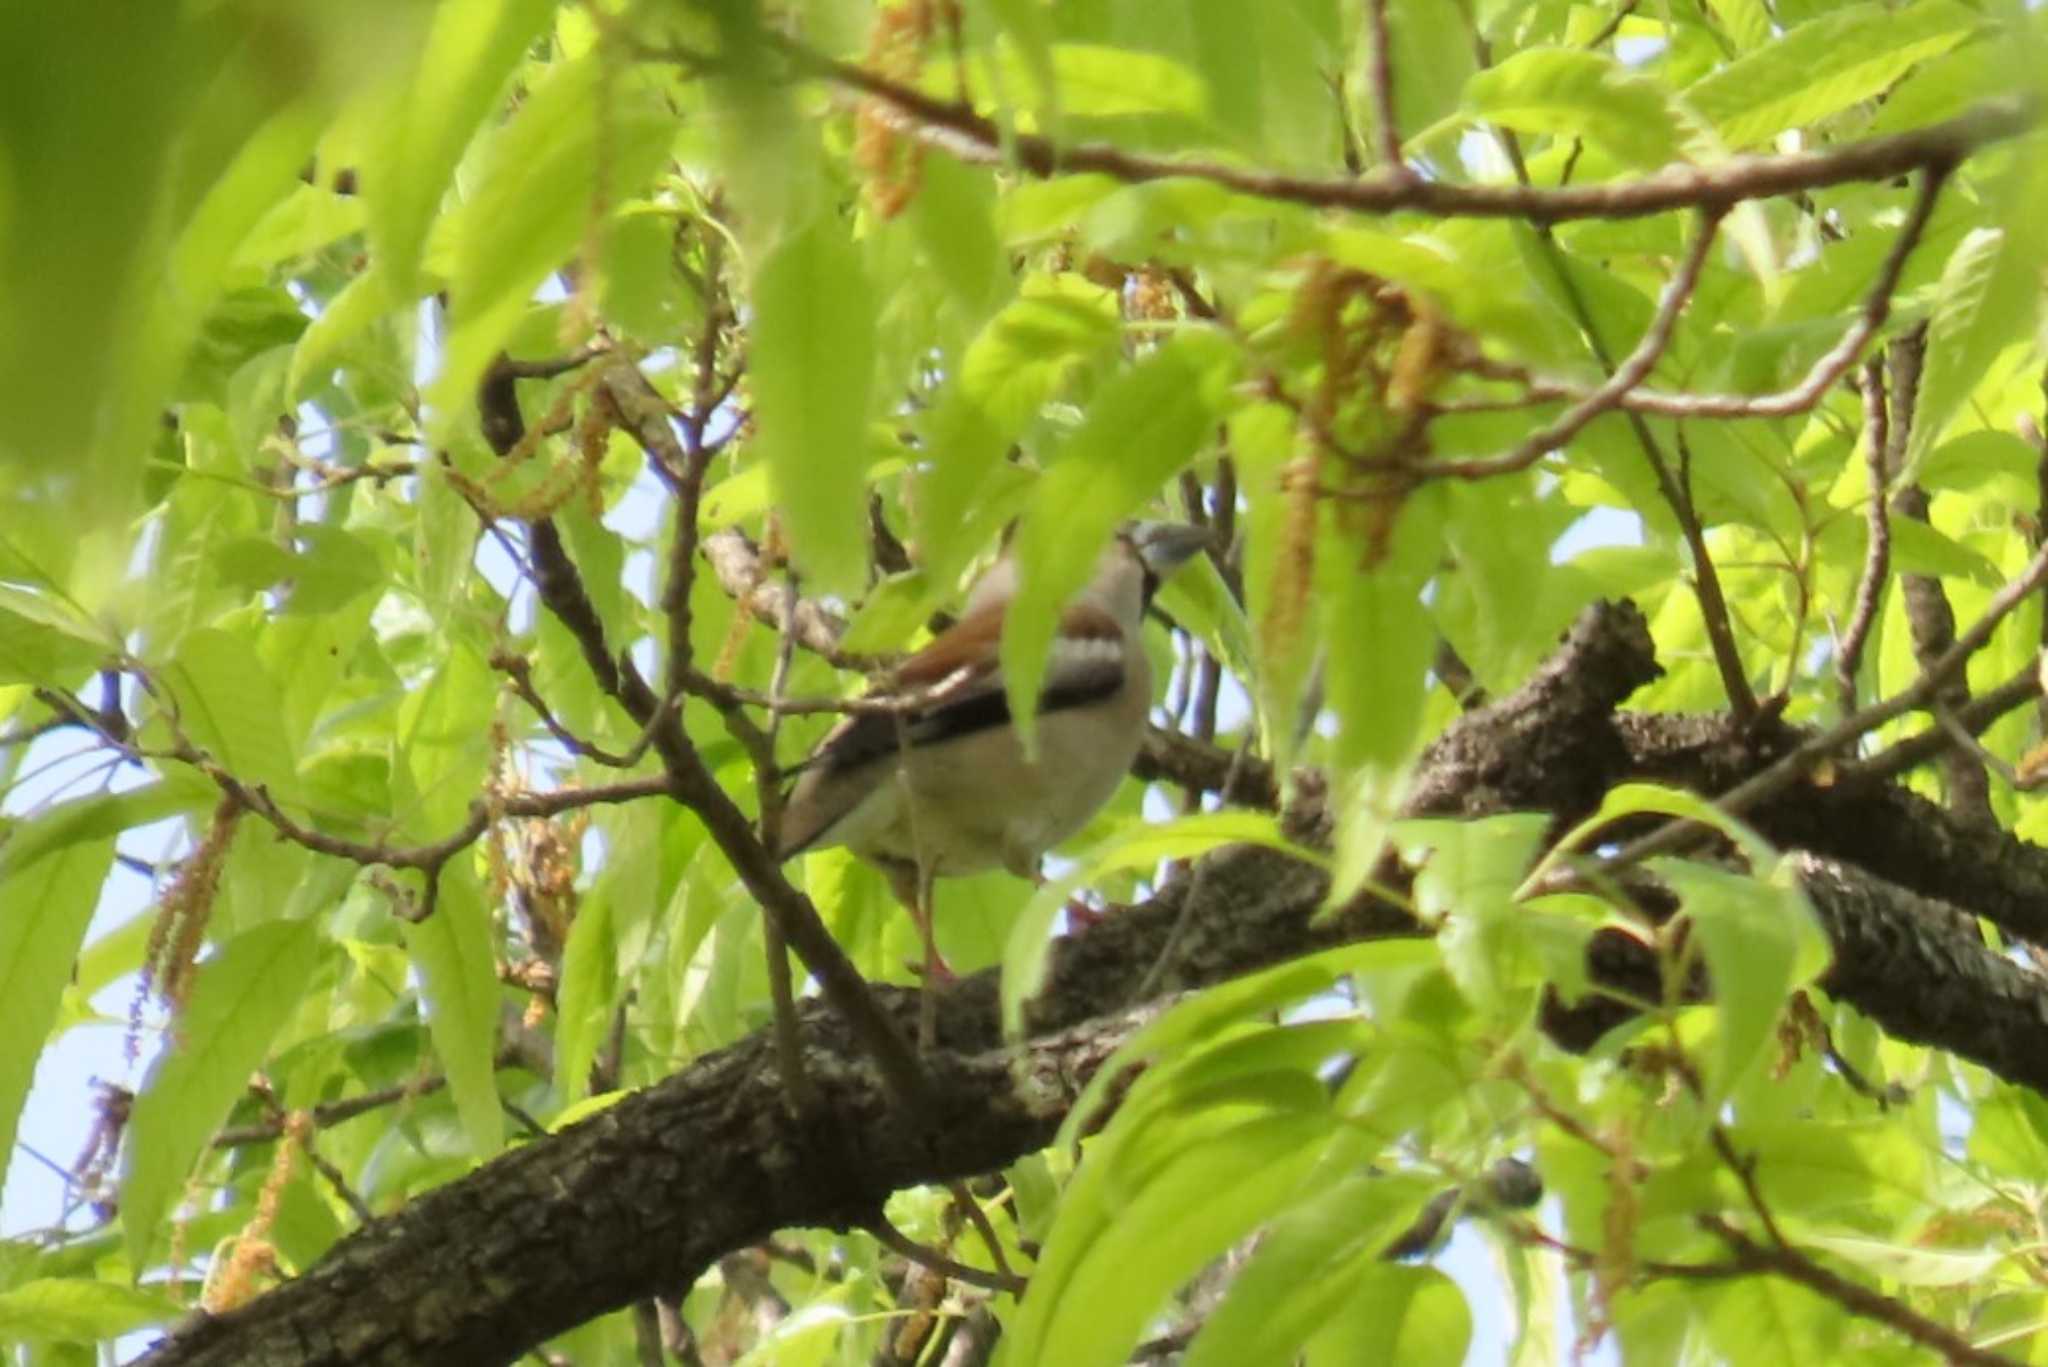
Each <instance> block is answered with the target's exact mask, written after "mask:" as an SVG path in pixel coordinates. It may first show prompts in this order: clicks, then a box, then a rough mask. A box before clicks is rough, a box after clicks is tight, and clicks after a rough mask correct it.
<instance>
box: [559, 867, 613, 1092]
mask: <svg viewBox="0 0 2048 1367" xmlns="http://www.w3.org/2000/svg"><path fill="white" fill-rule="evenodd" d="M618 976H619V975H618V944H617V941H616V938H615V937H614V936H613V934H612V911H611V898H610V897H608V896H605V895H604V894H603V893H601V892H600V893H596V894H593V895H591V896H588V897H585V898H584V899H583V901H582V903H581V904H580V905H579V906H578V907H577V909H576V920H575V922H574V924H572V925H571V926H570V927H569V943H568V945H567V947H566V948H565V949H564V950H563V952H562V985H561V987H560V989H559V990H558V991H557V993H556V997H555V1092H556V1095H558V1096H560V1097H561V1098H562V1099H563V1100H564V1101H576V1100H578V1099H580V1098H582V1097H584V1096H587V1095H588V1094H589V1092H590V1067H591V1064H592V1063H593V1062H594V1061H595V1060H596V1058H597V1050H598V1046H599V1045H600V1044H601V1043H602V1042H603V1040H604V1037H605V1033H606V1031H607V1030H609V1029H610V1027H611V1015H612V1001H613V998H614V996H615V995H616V994H617V991H618Z"/></svg>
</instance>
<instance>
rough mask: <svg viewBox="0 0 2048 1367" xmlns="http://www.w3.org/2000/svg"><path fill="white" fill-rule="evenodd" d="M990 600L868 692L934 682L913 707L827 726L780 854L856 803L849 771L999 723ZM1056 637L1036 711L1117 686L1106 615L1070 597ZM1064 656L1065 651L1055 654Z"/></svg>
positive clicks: (1114, 631)
mask: <svg viewBox="0 0 2048 1367" xmlns="http://www.w3.org/2000/svg"><path fill="white" fill-rule="evenodd" d="M1002 629H1003V614H1002V608H1001V607H1000V605H997V606H992V607H990V608H986V609H984V610H982V611H980V612H976V613H974V614H972V615H971V616H969V617H966V618H964V619H962V620H961V621H960V622H959V623H957V624H955V625H954V626H952V627H951V628H949V629H948V630H946V631H945V632H943V633H941V634H940V635H939V636H938V637H937V638H936V639H934V640H933V641H932V642H931V644H929V645H927V646H926V647H925V648H924V649H923V650H920V651H918V652H917V654H915V655H913V656H911V657H910V658H909V659H908V660H905V661H904V662H903V664H902V665H900V666H899V667H898V668H897V669H896V670H895V671H894V673H893V674H892V675H891V676H890V677H891V686H890V687H887V688H884V689H879V690H877V691H876V692H875V693H872V694H870V695H869V696H870V697H887V696H890V695H891V694H906V693H916V692H918V691H919V690H923V689H936V690H937V691H935V692H933V693H932V694H931V695H930V696H929V697H928V698H927V699H926V700H925V703H924V705H923V706H920V707H918V708H917V709H915V710H914V711H911V712H908V713H905V714H904V715H902V716H901V717H896V716H886V715H881V714H876V713H863V714H861V715H859V716H853V717H848V718H847V719H846V720H845V721H843V722H841V723H840V724H839V725H837V726H835V727H833V728H832V730H831V731H830V732H829V733H828V734H827V735H826V736H825V739H824V740H823V741H821V742H819V744H818V747H817V749H815V750H813V751H812V752H811V755H810V757H809V758H808V759H806V760H805V761H804V763H803V766H802V769H803V773H802V775H801V776H800V777H799V778H798V780H797V784H796V787H795V789H794V790H792V792H791V793H790V805H789V808H788V810H787V812H786V813H785V816H784V827H783V839H782V854H783V857H784V858H787V857H789V856H790V855H792V854H795V853H798V852H799V851H801V850H802V849H804V848H805V847H806V846H809V845H810V844H812V843H814V842H815V841H817V840H819V839H821V838H823V837H825V836H826V835H827V834H828V833H829V832H830V830H831V828H832V826H833V825H834V824H836V823H837V822H838V821H839V820H840V819H841V818H842V817H844V816H845V815H846V813H847V812H849V811H851V810H852V809H853V808H854V807H855V806H857V805H858V804H859V801H860V799H861V796H862V793H863V791H864V790H863V785H862V784H861V783H860V782H858V781H851V780H850V779H849V776H850V775H851V773H852V771H854V770H857V769H859V768H861V767H862V766H864V765H867V764H869V763H872V762H873V761H875V760H878V759H881V758H882V757H884V756H886V755H888V754H890V753H892V752H894V751H896V750H898V749H899V748H901V747H902V746H903V745H904V743H905V742H906V741H907V742H908V743H909V744H910V745H911V746H913V747H915V746H919V745H934V744H938V743H940V742H942V741H947V740H952V739H956V738H958V737H960V736H964V735H969V734H972V733H974V732H977V731H983V730H986V729H988V728H989V727H992V726H1002V725H1007V724H1008V723H1009V720H1010V709H1009V701H1008V699H1007V698H1006V697H1005V696H1004V694H1003V689H1002V685H1001V680H1000V677H999V676H998V675H997V673H996V645H997V643H998V642H999V641H1000V640H1001V638H1002ZM1060 641H1061V643H1062V644H1063V645H1065V646H1067V647H1069V649H1068V650H1065V651H1062V650H1059V649H1056V650H1055V652H1054V658H1053V661H1052V670H1051V673H1050V675H1049V676H1048V678H1047V680H1046V687H1045V692H1044V694H1043V695H1042V696H1041V698H1040V702H1039V705H1040V707H1041V708H1042V709H1044V710H1045V711H1048V712H1050V711H1057V710H1059V709H1060V708H1064V707H1078V706H1083V705H1085V704H1087V703H1091V702H1095V701H1098V700H1100V699H1102V698H1105V697H1108V696H1109V695H1111V694H1113V693H1115V692H1116V691H1117V689H1118V688H1120V687H1122V685H1123V678H1124V667H1123V662H1122V659H1121V652H1120V651H1117V650H1106V649H1103V648H1102V647H1104V646H1106V645H1121V643H1122V641H1123V628H1122V627H1121V626H1119V625H1118V623H1117V620H1116V618H1115V617H1114V616H1112V615H1110V614H1109V613H1107V612H1104V611H1103V610H1102V609H1100V608H1098V607H1094V606H1092V605H1090V604H1085V603H1077V604H1074V605H1073V606H1071V607H1069V608H1068V609H1067V610H1066V611H1065V612H1064V613H1062V614H1061V616H1060ZM1063 655H1064V657H1065V658H1062V657H1063Z"/></svg>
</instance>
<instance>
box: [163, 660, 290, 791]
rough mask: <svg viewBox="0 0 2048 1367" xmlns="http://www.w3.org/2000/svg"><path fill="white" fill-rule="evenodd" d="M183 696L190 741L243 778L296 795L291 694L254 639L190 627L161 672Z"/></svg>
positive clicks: (181, 713)
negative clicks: (283, 690)
mask: <svg viewBox="0 0 2048 1367" xmlns="http://www.w3.org/2000/svg"><path fill="white" fill-rule="evenodd" d="M160 677H161V678H162V680H163V681H164V682H165V683H166V684H168V685H169V686H170V688H171V691H172V693H173V695H174V696H175V697H176V698H177V702H178V721H179V725H180V726H181V727H182V728H183V730H184V732H185V735H186V737H187V738H188V739H190V740H191V742H192V743H193V744H194V745H196V746H198V747H199V748H200V749H201V750H204V751H205V752H206V753H207V754H208V755H209V756H211V757H212V759H213V760H214V761H215V762H216V763H217V764H219V765H220V766H221V767H222V768H223V769H225V770H227V771H228V772H229V773H231V774H233V775H234V776H235V777H236V778H238V779H241V780H242V781H243V782H244V783H261V784H264V785H266V786H268V787H269V788H270V789H271V791H272V793H273V795H275V796H277V797H280V798H289V797H290V796H291V795H292V793H293V792H294V790H295V789H296V788H297V784H298V778H297V764H296V761H295V760H294V758H293V755H292V744H291V737H290V736H288V735H287V734H286V733H285V729H284V716H285V709H284V699H283V697H282V696H281V695H280V694H279V693H278V690H277V685H276V683H275V682H273V681H272V679H271V677H270V671H269V670H267V669H265V668H264V667H263V659H262V657H261V656H259V655H258V654H257V653H256V647H255V645H254V644H253V643H252V642H251V641H250V640H249V639H248V638H247V637H246V636H243V635H241V634H240V633H238V632H232V631H223V630H220V629H218V628H214V627H201V628H200V629H198V630H197V631H192V632H188V633H187V634H186V636H185V639H184V640H183V641H182V642H180V643H179V646H178V653H177V655H176V656H175V657H174V658H173V659H172V660H171V663H170V664H169V665H168V666H166V667H165V668H164V669H163V670H162V671H161V674H160Z"/></svg>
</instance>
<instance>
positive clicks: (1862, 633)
mask: <svg viewBox="0 0 2048 1367" xmlns="http://www.w3.org/2000/svg"><path fill="white" fill-rule="evenodd" d="M1889 423H1890V413H1889V410H1888V408H1887V405H1886V403H1885V389H1884V367H1883V365H1881V364H1880V363H1879V362H1878V360H1877V358H1876V357H1872V358H1871V359H1869V360H1867V361H1865V362H1864V363H1863V435H1864V440H1865V443H1866V444H1865V446H1864V451H1863V460H1864V466H1865V468H1866V469H1867V470H1868V471H1869V479H1870V502H1869V503H1868V504H1866V505H1865V506H1864V510H1863V516H1864V523H1865V526H1866V527H1867V528H1868V535H1867V540H1868V545H1867V547H1866V548H1865V550H1864V555H1863V577H1862V578H1861V579H1860V580H1858V581H1857V584H1856V606H1855V609H1854V610H1853V612H1852V613H1851V615H1850V618H1849V629H1848V630H1847V631H1845V632H1844V633H1843V634H1842V644H1841V646H1840V647H1839V648H1838V649H1837V650H1836V652H1835V687H1836V688H1837V689H1839V690H1840V692H1841V695H1842V712H1843V714H1844V715H1847V714H1848V713H1851V712H1854V711H1855V710H1856V671H1857V670H1858V669H1860V668H1861V667H1862V664H1863V647H1864V644H1865V643H1866V642H1868V641H1869V639H1870V629H1871V628H1872V627H1873V626H1875V625H1876V623H1877V606H1878V603H1879V602H1880V601H1881V600H1882V599H1883V596H1884V581H1885V578H1886V576H1887V575H1889V574H1890V573H1891V554H1892V526H1891V521H1890V519H1889V518H1888V517H1887V515H1886V500H1885V490H1886V487H1887V486H1888V485H1889V484H1890V483H1891V473H1890V471H1889V469H1888V468H1887V465H1888V460H1889V457H1888V454H1887V452H1888V449H1889V445H1890V442H1889V438H1888V436H1887V431H1888V427H1889Z"/></svg>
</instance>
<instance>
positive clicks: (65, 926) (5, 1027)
mask: <svg viewBox="0 0 2048 1367" xmlns="http://www.w3.org/2000/svg"><path fill="white" fill-rule="evenodd" d="M17 838H18V837H17ZM113 861H114V842H113V841H112V840H110V839H107V838H105V837H102V838H100V839H98V840H94V841H89V842H82V843H79V844H73V845H67V846H64V847H62V848H60V849H58V850H56V851H55V852H54V853H52V854H51V855H49V856H48V857H47V858H42V859H37V860H35V861H33V862H30V863H27V864H25V865H24V864H19V863H15V864H14V866H13V867H12V868H9V869H7V870H6V871H5V872H4V873H0V1153H13V1152H14V1134H15V1125H16V1123H17V1122H18V1121H19V1120H20V1118H21V1107H22V1103H23V1102H25V1101H26V1100H27V1099H28V1090H29V1084H30V1083H31V1082H33V1081H34V1080H35V1070H36V1059H37V1058H38V1057H39V1056H40V1055H41V1054H42V1051H43V1044H44V1041H45V1040H46V1039H48V1037H49V1034H50V1029H51V1027H52V1026H53V1025H54V1024H55V1023H56V1020H57V1009H58V1007H59V1005H60V1004H61V1003H62V1001H63V999H64V987H65V985H66V984H67V983H69V982H70V981H71V971H72V965H73V963H74V962H75V961H76V959H77V957H78V948H79V946H80V945H81V944H83V943H84V942H85V931H86V926H87V925H88V924H89V923H90V921H91V920H92V910H93V907H94V905H95V904H96V903H97V902H98V901H99V895H100V885H101V884H102V883H103V882H105V881H106V876H107V870H108V869H109V868H110V867H111V866H112V864H113ZM10 862H13V861H10ZM0 1323H4V1317H0Z"/></svg>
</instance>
